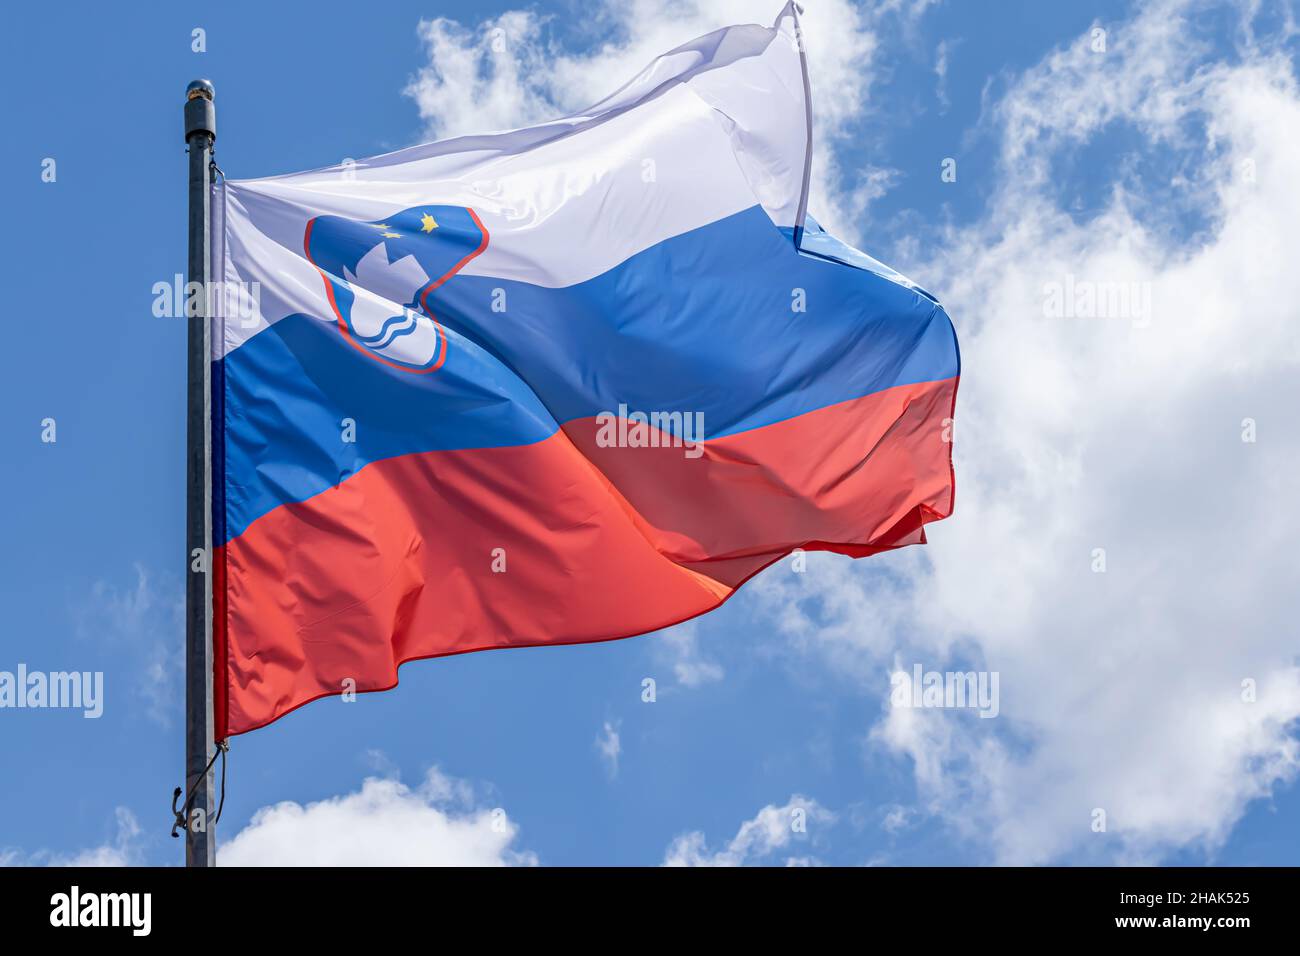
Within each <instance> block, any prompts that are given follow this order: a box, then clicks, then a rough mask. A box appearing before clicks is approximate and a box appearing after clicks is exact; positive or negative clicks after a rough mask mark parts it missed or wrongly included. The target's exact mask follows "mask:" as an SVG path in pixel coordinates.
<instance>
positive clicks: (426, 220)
mask: <svg viewBox="0 0 1300 956" xmlns="http://www.w3.org/2000/svg"><path fill="white" fill-rule="evenodd" d="M420 222H421V223H423V226H422V228H421V230H420V231H421V232H433V230H435V229H437V228H438V221H437V220H436V219H434V218H433V217H432V216H430V215H429V214H428V213H427V212H426V213H425V214H424V215H423V216H421V217H420Z"/></svg>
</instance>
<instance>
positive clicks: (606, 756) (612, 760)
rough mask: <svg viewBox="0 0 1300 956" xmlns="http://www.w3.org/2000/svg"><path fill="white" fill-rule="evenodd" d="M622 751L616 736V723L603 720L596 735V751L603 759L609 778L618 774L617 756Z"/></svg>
mask: <svg viewBox="0 0 1300 956" xmlns="http://www.w3.org/2000/svg"><path fill="white" fill-rule="evenodd" d="M622 752H623V745H622V743H621V742H620V740H619V736H618V724H615V723H611V722H609V721H608V720H607V721H605V726H604V728H602V730H601V732H600V734H599V735H598V736H597V737H596V753H598V754H600V759H601V760H603V761H605V770H606V771H608V773H609V777H610V779H611V780H612V779H614V778H615V777H617V776H618V758H619V754H621V753H622Z"/></svg>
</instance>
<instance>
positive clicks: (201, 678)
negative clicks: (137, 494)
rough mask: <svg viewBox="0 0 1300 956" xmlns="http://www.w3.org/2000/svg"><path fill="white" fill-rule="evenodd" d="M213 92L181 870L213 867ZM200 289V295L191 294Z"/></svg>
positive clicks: (204, 135) (193, 114) (202, 83)
mask: <svg viewBox="0 0 1300 956" xmlns="http://www.w3.org/2000/svg"><path fill="white" fill-rule="evenodd" d="M213 96H214V90H213V88H212V84H211V83H209V82H208V81H207V80H195V81H194V82H193V83H191V84H190V85H189V87H188V88H187V89H186V91H185V142H186V145H188V147H189V154H190V261H189V282H190V285H188V286H187V289H186V291H187V293H189V294H187V295H186V297H185V299H186V303H187V306H192V307H187V309H186V321H187V323H188V326H189V336H188V339H189V341H188V361H187V369H188V372H187V385H186V392H187V394H188V402H187V405H188V412H187V416H186V431H185V434H186V441H185V446H186V447H185V472H186V475H185V489H186V490H185V511H186V517H185V545H186V553H187V555H188V557H187V558H186V574H185V581H186V584H185V793H186V794H187V795H190V797H189V800H188V801H187V804H186V806H187V812H186V827H185V865H186V866H214V865H215V864H216V861H217V841H216V835H215V834H214V833H213V831H212V826H211V820H212V813H213V805H212V773H211V771H209V770H207V767H208V761H209V758H210V757H211V756H212V754H213V753H214V748H215V741H214V740H213V724H212V416H211V394H212V392H211V384H212V370H211V364H210V356H211V352H210V348H211V331H210V326H209V321H208V319H209V316H208V312H209V307H210V303H209V294H208V291H209V288H210V283H209V280H210V278H211V268H212V263H211V256H210V253H211V249H210V240H209V232H208V224H209V221H210V214H211V205H212V203H211V194H212V190H211V175H212V174H211V172H210V171H209V167H210V165H211V163H212V144H213V143H214V142H215V141H216V138H217V110H216V106H215V104H214V103H213ZM194 283H199V284H200V286H199V287H201V288H202V290H203V291H202V293H201V294H198V295H195V294H194V290H195V289H196V286H195V285H194Z"/></svg>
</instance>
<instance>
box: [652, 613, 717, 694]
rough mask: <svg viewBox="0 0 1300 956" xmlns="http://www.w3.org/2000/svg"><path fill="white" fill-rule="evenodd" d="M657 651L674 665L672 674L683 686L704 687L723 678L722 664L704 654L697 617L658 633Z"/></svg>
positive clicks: (656, 637)
mask: <svg viewBox="0 0 1300 956" xmlns="http://www.w3.org/2000/svg"><path fill="white" fill-rule="evenodd" d="M651 640H653V641H654V647H655V652H656V654H657V656H658V657H660V658H661V659H662V660H665V661H666V662H667V663H668V664H669V665H670V666H671V667H672V669H673V676H674V677H675V678H676V679H677V683H678V684H680V685H681V686H683V687H701V686H703V685H704V684H712V683H714V682H716V681H720V680H722V678H723V670H722V665H721V664H719V663H717V662H716V661H713V660H710V659H709V658H707V657H705V655H704V654H703V652H701V651H700V631H699V624H698V622H697V621H694V620H692V621H686V622H685V623H683V624H678V625H677V626H676V627H670V628H669V629H668V630H666V631H662V632H660V633H659V634H656V635H655V636H654V637H653V638H652V639H651Z"/></svg>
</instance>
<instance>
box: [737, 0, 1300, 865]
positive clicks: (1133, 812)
mask: <svg viewBox="0 0 1300 956" xmlns="http://www.w3.org/2000/svg"><path fill="white" fill-rule="evenodd" d="M1190 9H1192V8H1190V7H1189V6H1188V4H1185V3H1178V2H1172V0H1166V2H1163V3H1159V4H1153V5H1150V6H1148V7H1146V8H1144V9H1143V11H1142V12H1141V13H1140V14H1139V15H1138V16H1136V17H1135V18H1134V19H1133V20H1130V21H1128V22H1124V23H1116V24H1108V25H1107V28H1108V42H1107V52H1106V53H1105V54H1098V53H1094V52H1093V51H1092V50H1091V49H1090V48H1089V45H1088V38H1087V37H1084V38H1081V39H1080V41H1079V42H1077V43H1075V44H1073V45H1070V46H1069V47H1068V48H1065V49H1062V50H1059V51H1057V52H1055V53H1053V54H1052V55H1050V56H1048V57H1047V58H1045V59H1044V60H1043V61H1042V62H1041V63H1040V64H1038V65H1037V66H1035V67H1034V68H1032V69H1030V70H1029V71H1027V72H1026V73H1025V74H1024V75H1023V76H1021V77H1018V78H1016V79H1015V80H1014V82H1012V83H1011V85H1010V86H1009V88H1008V89H1007V92H1006V93H1005V95H1004V96H1003V97H1002V98H1001V99H1000V100H999V101H998V102H997V104H996V105H995V107H994V108H993V109H992V110H991V111H989V113H988V118H989V121H990V122H991V123H992V124H993V127H994V132H995V135H999V136H1000V137H1001V144H1002V149H1001V156H1002V160H1001V166H1000V168H999V171H998V175H999V186H998V190H997V191H996V193H995V195H994V197H993V200H992V203H991V206H990V209H989V211H988V214H987V215H986V216H985V217H984V218H982V219H981V220H980V221H978V222H976V223H974V224H973V225H970V226H967V227H961V228H955V229H952V230H951V231H949V232H948V233H947V234H946V236H945V237H944V242H943V246H942V248H941V249H940V251H939V252H938V254H937V255H936V256H935V257H934V260H933V261H932V262H930V263H929V264H928V265H926V264H921V265H916V266H912V267H909V268H908V270H907V271H908V272H909V274H911V275H915V276H917V277H918V278H920V277H925V278H924V280H923V284H925V285H926V286H927V287H929V288H931V289H932V290H934V291H936V292H937V293H939V294H940V297H941V299H942V300H943V301H944V302H945V303H946V304H947V305H948V306H949V308H950V310H951V312H952V313H953V315H954V317H955V320H956V323H957V326H958V331H959V334H960V336H961V342H962V352H963V367H964V375H963V380H962V386H961V394H960V396H959V400H958V411H957V416H958V426H957V441H956V445H955V453H956V470H957V485H958V493H957V509H956V513H955V515H954V517H953V518H952V519H950V520H949V521H946V522H943V523H941V524H939V525H937V526H935V527H934V528H933V529H932V530H931V534H930V539H931V545H930V547H929V548H928V549H925V551H923V552H922V551H917V550H915V549H913V550H912V551H910V552H907V553H898V554H894V555H890V556H888V558H886V559H885V560H883V561H882V560H881V559H873V561H872V562H859V563H858V564H856V565H853V564H850V563H849V562H846V561H841V560H838V559H834V558H829V557H825V558H822V559H820V560H818V561H816V562H815V563H810V566H809V572H808V574H807V575H805V576H804V577H806V578H807V581H804V582H797V581H792V580H790V576H779V575H769V576H767V577H765V578H764V579H761V581H760V582H758V583H759V584H760V587H759V588H758V591H759V594H760V597H761V598H762V599H763V600H764V601H765V602H767V604H768V606H769V607H771V608H772V609H773V610H774V611H775V612H777V613H778V614H779V615H780V618H779V621H780V624H781V626H782V628H783V630H784V631H785V633H786V634H787V635H788V636H789V637H790V638H792V639H793V640H794V641H795V643H796V646H797V647H800V648H802V649H804V650H810V651H815V652H817V653H822V654H826V655H828V656H829V657H830V658H831V660H833V661H834V662H835V663H836V665H837V666H844V665H845V664H848V665H849V666H852V667H853V668H854V670H853V673H856V674H858V675H863V676H865V677H866V679H867V680H868V681H869V684H868V686H869V687H871V688H873V689H874V688H878V689H879V690H878V695H879V697H880V698H881V699H882V701H884V700H886V699H887V696H888V672H889V670H890V669H891V666H890V665H891V659H892V657H893V655H894V653H895V652H896V651H897V650H899V649H900V648H899V645H900V644H902V645H903V647H904V648H905V651H906V655H907V660H908V661H912V660H920V661H922V662H924V663H925V664H926V665H927V666H934V667H939V666H941V665H943V663H944V662H945V661H948V660H961V661H964V662H971V661H973V662H975V663H976V666H983V667H987V668H988V669H990V670H997V671H999V672H1000V674H1001V703H1002V717H1001V719H999V720H984V721H981V720H977V719H974V720H972V719H966V718H968V717H969V716H970V715H969V714H962V713H951V712H944V711H937V710H931V711H921V710H903V709H898V710H892V711H886V712H885V715H884V717H883V718H882V719H881V721H880V722H879V724H878V725H877V726H876V727H875V729H874V734H873V739H874V740H875V741H876V742H877V743H879V744H881V745H883V746H885V747H886V748H889V749H890V750H892V751H894V752H896V753H898V754H901V755H905V756H906V757H907V758H909V759H910V761H911V762H912V764H913V766H914V769H915V773H916V778H917V783H918V785H919V791H920V793H921V795H922V809H924V810H926V811H928V812H930V813H933V814H936V815H938V817H939V818H941V819H943V820H945V821H947V823H948V824H949V825H950V826H951V827H953V828H954V829H955V830H957V831H958V832H960V833H962V834H964V835H965V836H966V837H968V838H969V839H970V840H972V841H974V843H975V845H977V846H981V847H984V848H986V849H987V852H988V853H989V854H990V855H991V856H992V858H994V859H996V860H998V861H1001V862H1010V863H1041V862H1046V861H1051V860H1058V859H1061V858H1065V857H1068V858H1071V859H1096V860H1119V861H1127V862H1133V861H1140V862H1147V861H1152V860H1158V859H1160V858H1162V857H1164V856H1165V855H1166V854H1168V853H1169V852H1170V851H1172V850H1174V849H1176V848H1185V847H1193V848H1200V849H1203V850H1205V851H1206V852H1208V853H1211V854H1212V853H1213V852H1214V850H1215V849H1216V848H1217V847H1219V846H1220V845H1221V844H1222V842H1223V841H1224V839H1225V838H1226V836H1227V835H1228V833H1229V832H1230V830H1231V828H1232V826H1233V825H1234V823H1235V822H1236V821H1237V820H1238V819H1239V818H1240V817H1241V815H1242V813H1243V812H1244V810H1245V808H1246V806H1247V805H1248V804H1249V802H1250V801H1252V800H1257V799H1260V798H1266V797H1267V796H1268V794H1269V793H1270V792H1271V790H1272V789H1273V788H1274V787H1276V786H1277V785H1279V784H1282V783H1285V782H1287V781H1292V780H1294V779H1295V777H1296V774H1297V770H1298V769H1300V747H1298V745H1297V740H1296V736H1295V722H1296V720H1297V719H1298V718H1300V668H1297V666H1296V646H1297V645H1296V637H1295V626H1294V602H1295V595H1296V593H1297V591H1298V590H1300V579H1298V578H1297V572H1296V570H1295V569H1296V563H1295V558H1294V554H1293V548H1292V542H1293V541H1294V540H1295V539H1296V538H1297V536H1300V514H1297V512H1296V511H1295V509H1294V508H1293V507H1292V506H1291V499H1292V497H1293V493H1292V486H1293V485H1294V479H1293V476H1294V475H1295V474H1296V473H1297V470H1298V469H1300V432H1297V430H1296V429H1295V427H1294V423H1293V422H1292V421H1291V419H1292V418H1293V417H1294V410H1295V409H1296V408H1300V376H1298V375H1297V372H1300V333H1298V332H1297V328H1298V327H1297V324H1296V307H1295V305H1294V303H1296V302H1297V301H1300V270H1296V269H1295V268H1294V267H1293V265H1292V264H1291V263H1290V261H1289V260H1290V257H1291V254H1292V250H1294V249H1295V248H1297V246H1300V190H1297V189H1296V187H1295V184H1296V183H1297V182H1300V92H1298V90H1297V83H1296V78H1295V74H1294V67H1293V64H1292V63H1291V61H1290V60H1289V59H1287V58H1285V57H1284V56H1282V55H1281V54H1279V53H1275V52H1273V51H1272V50H1270V49H1268V48H1266V47H1260V46H1254V47H1246V48H1244V49H1243V50H1242V51H1241V53H1240V58H1239V59H1234V61H1233V62H1226V61H1217V60H1213V59H1210V58H1207V56H1206V50H1205V48H1204V46H1203V45H1202V43H1201V42H1200V41H1198V40H1197V39H1196V38H1195V36H1194V32H1193V27H1192V22H1191V15H1190V13H1189V10H1190ZM1196 9H1199V7H1198V8H1196ZM1117 125H1122V126H1124V127H1125V128H1127V129H1130V130H1133V131H1135V132H1136V133H1137V135H1138V136H1139V138H1140V140H1141V144H1142V145H1141V148H1140V151H1141V153H1142V154H1143V155H1152V154H1153V155H1157V156H1163V157H1172V158H1174V159H1175V160H1176V164H1175V165H1176V169H1177V173H1176V174H1175V175H1172V176H1168V177H1166V179H1164V180H1160V181H1157V180H1154V179H1152V178H1150V177H1149V176H1148V177H1147V178H1145V179H1144V178H1143V177H1142V176H1133V175H1132V174H1131V167H1129V169H1128V170H1125V169H1121V170H1120V171H1118V172H1117V173H1116V174H1115V175H1116V177H1122V178H1117V181H1116V182H1115V184H1114V186H1113V188H1112V189H1111V191H1110V192H1109V195H1108V197H1107V198H1106V199H1105V201H1104V203H1103V205H1102V208H1101V209H1100V210H1099V211H1097V212H1095V213H1092V214H1089V215H1086V216H1080V215H1078V214H1077V212H1075V211H1074V210H1072V209H1071V208H1068V202H1069V193H1070V190H1069V189H1067V188H1065V187H1069V186H1072V185H1073V183H1072V181H1071V178H1070V177H1071V176H1072V175H1073V174H1070V173H1068V172H1064V171H1063V170H1064V169H1065V168H1066V164H1065V163H1064V162H1063V160H1065V159H1072V158H1073V156H1074V154H1075V151H1077V150H1078V148H1080V147H1082V146H1084V145H1086V144H1089V143H1092V142H1094V141H1095V140H1096V138H1097V137H1098V136H1099V135H1101V134H1102V133H1104V132H1107V131H1109V130H1112V129H1114V128H1116V126H1117ZM1139 158H1140V157H1139ZM1183 215H1187V216H1191V217H1194V219H1195V221H1196V222H1198V223H1205V224H1208V225H1207V226H1205V227H1204V228H1203V230H1202V231H1200V232H1191V231H1190V230H1189V228H1188V227H1186V226H1185V224H1181V223H1180V218H1179V217H1180V216H1183ZM1189 234H1190V235H1191V238H1187V236H1188V235H1189ZM1067 277H1074V279H1075V280H1082V281H1088V282H1129V281H1132V282H1138V283H1148V285H1147V286H1145V288H1146V289H1148V290H1149V294H1150V301H1151V314H1150V316H1148V317H1147V318H1146V319H1138V320H1133V319H1124V318H1111V319H1100V318H1098V319H1086V318H1051V317H1048V316H1047V315H1046V314H1045V308H1044V301H1045V293H1046V290H1047V289H1049V288H1051V287H1053V286H1054V285H1056V286H1059V284H1061V283H1064V282H1065V281H1066V280H1067ZM1246 418H1252V419H1255V420H1256V421H1257V422H1258V440H1257V441H1256V442H1254V443H1245V442H1243V441H1242V440H1241V435H1242V421H1243V419H1246ZM1095 548H1105V549H1106V562H1107V565H1106V566H1107V569H1106V571H1105V573H1094V572H1093V570H1092V566H1093V560H1094V559H1093V549H1095ZM823 625H824V626H823ZM1247 679H1251V680H1253V681H1255V682H1256V685H1257V688H1258V689H1257V698H1256V700H1255V701H1254V702H1246V701H1244V700H1243V699H1242V681H1243V680H1247ZM874 692H875V691H874V690H873V693H874ZM995 725H996V726H995ZM1094 808H1101V809H1104V810H1105V811H1106V814H1107V832H1106V833H1104V834H1098V833H1094V832H1092V829H1091V827H1090V824H1091V822H1092V817H1091V814H1092V811H1093V810H1094Z"/></svg>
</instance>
